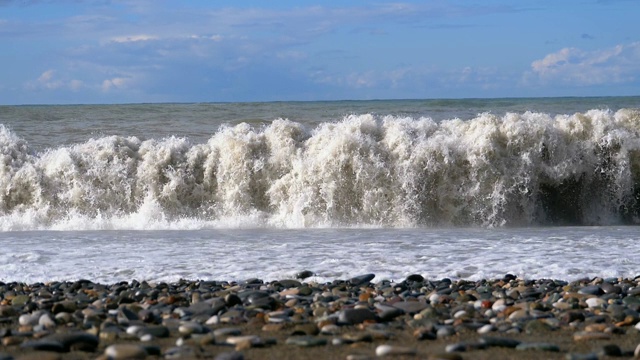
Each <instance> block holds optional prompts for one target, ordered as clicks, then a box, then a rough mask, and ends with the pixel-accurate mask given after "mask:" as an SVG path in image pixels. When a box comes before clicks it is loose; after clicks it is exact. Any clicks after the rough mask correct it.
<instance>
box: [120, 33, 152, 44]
mask: <svg viewBox="0 0 640 360" xmlns="http://www.w3.org/2000/svg"><path fill="white" fill-rule="evenodd" d="M150 40H158V37H157V36H153V35H145V34H140V35H126V36H116V37H112V38H111V39H110V41H111V42H115V43H129V42H138V41H150Z"/></svg>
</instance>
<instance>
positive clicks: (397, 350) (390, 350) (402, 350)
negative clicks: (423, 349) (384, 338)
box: [376, 345, 417, 356]
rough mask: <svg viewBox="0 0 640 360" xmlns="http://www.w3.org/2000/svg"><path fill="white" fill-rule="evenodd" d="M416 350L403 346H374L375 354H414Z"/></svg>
mask: <svg viewBox="0 0 640 360" xmlns="http://www.w3.org/2000/svg"><path fill="white" fill-rule="evenodd" d="M416 353H417V351H416V350H415V349H412V348H408V347H403V346H391V345H379V346H378V347H377V348H376V355H377V356H387V355H415V354H416Z"/></svg>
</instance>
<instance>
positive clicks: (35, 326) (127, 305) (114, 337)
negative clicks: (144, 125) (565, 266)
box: [0, 271, 640, 360]
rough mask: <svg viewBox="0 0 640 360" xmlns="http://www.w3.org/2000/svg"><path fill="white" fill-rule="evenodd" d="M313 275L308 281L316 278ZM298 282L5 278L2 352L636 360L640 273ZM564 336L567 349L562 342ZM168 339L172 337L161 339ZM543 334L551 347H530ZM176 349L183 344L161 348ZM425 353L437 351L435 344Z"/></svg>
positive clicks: (0, 294)
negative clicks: (536, 354) (421, 349)
mask: <svg viewBox="0 0 640 360" xmlns="http://www.w3.org/2000/svg"><path fill="white" fill-rule="evenodd" d="M308 272H309V273H308V274H306V275H308V276H306V277H304V279H307V278H309V277H311V276H313V273H312V272H311V271H308ZM296 278H298V280H292V279H284V280H279V281H271V282H264V281H262V280H259V279H249V280H247V281H242V282H239V283H237V282H225V281H189V280H180V281H177V282H174V283H146V282H142V283H141V282H137V281H132V282H130V283H128V282H126V283H125V282H122V283H117V284H94V283H92V282H90V281H86V280H83V281H79V282H52V283H50V284H32V285H26V284H19V283H3V282H0V339H1V340H2V345H3V347H2V351H3V352H4V354H6V356H5V355H4V354H3V355H2V356H5V357H11V358H14V357H18V356H31V357H32V358H33V357H34V356H35V355H34V354H37V353H41V354H45V353H46V354H52V356H56V357H60V355H59V354H63V355H62V356H63V357H66V355H65V353H67V352H77V351H84V352H87V353H88V354H86V355H82V356H81V357H86V356H91V357H92V355H94V354H93V353H95V352H96V351H98V350H100V351H103V350H102V349H105V350H104V354H103V355H102V357H101V358H103V359H104V358H107V357H108V355H107V350H106V349H110V350H108V351H110V352H111V351H116V353H117V354H118V356H122V357H128V356H129V355H123V354H126V352H128V351H130V352H131V353H132V354H133V355H132V357H133V358H136V357H137V358H147V357H163V358H194V357H197V358H214V355H215V354H216V353H217V352H218V350H221V349H222V348H221V346H224V345H225V344H228V345H231V346H235V347H236V351H235V352H227V353H226V354H229V355H226V356H229V359H237V358H240V359H244V356H245V355H243V353H242V351H244V349H248V348H252V349H251V352H252V355H251V357H252V358H253V357H254V353H253V352H255V358H261V357H262V358H264V357H268V356H270V355H271V354H268V353H263V354H262V355H261V354H260V351H262V350H261V349H253V348H255V347H261V348H262V347H267V346H269V345H272V344H274V343H276V341H275V340H273V339H267V338H261V337H260V336H258V335H256V334H265V333H266V332H267V331H269V332H270V334H273V336H274V338H278V339H286V341H282V343H281V344H277V345H280V346H291V347H294V346H295V347H300V348H299V349H295V348H292V349H291V351H295V354H300V357H301V358H302V357H305V356H306V355H307V354H306V351H308V350H305V349H304V347H307V346H324V345H326V344H327V343H329V342H331V343H333V344H338V345H343V346H345V349H352V348H354V349H357V351H358V352H359V353H358V354H350V356H351V357H352V358H353V359H356V358H371V357H374V356H380V354H382V356H390V355H401V354H403V355H404V356H415V355H416V354H417V351H416V350H417V349H415V348H411V347H403V346H399V344H393V343H388V342H394V341H397V340H398V337H403V336H406V334H413V339H409V341H418V340H420V341H422V340H426V341H429V340H433V339H436V338H439V339H441V340H440V342H438V343H439V344H442V342H444V344H442V348H440V351H442V349H443V348H444V349H446V350H447V351H450V352H448V353H439V354H433V353H430V354H428V356H427V354H424V356H423V358H425V357H428V358H431V359H435V358H441V359H461V358H462V355H464V356H465V357H470V356H471V357H475V355H478V357H480V358H490V357H491V356H495V355H491V354H495V353H494V352H495V351H497V350H492V348H496V347H500V348H503V349H501V350H499V354H501V355H500V356H501V357H510V358H518V357H522V355H523V353H516V352H515V350H512V349H518V350H527V349H528V350H538V351H560V348H559V347H558V345H559V344H566V340H567V339H573V341H576V342H582V345H578V344H574V345H575V346H585V345H584V344H586V346H589V347H592V348H591V349H588V351H593V353H585V354H580V353H574V352H570V351H566V352H564V353H562V354H560V356H562V357H566V358H567V359H575V360H578V359H592V358H594V356H596V357H619V356H631V353H630V351H629V350H630V349H624V347H623V346H628V345H625V344H628V343H627V342H628V341H629V338H630V337H632V336H633V335H634V334H637V333H638V331H640V313H639V312H640V296H639V295H640V277H638V278H636V279H617V278H614V279H604V280H603V279H596V280H591V279H583V280H576V281H573V282H571V283H568V282H564V281H558V280H547V279H540V280H522V279H518V278H516V277H515V276H505V277H504V278H502V279H485V280H480V281H469V280H456V281H453V280H451V279H441V280H434V279H425V278H424V277H423V276H422V275H417V274H414V275H410V276H408V277H407V278H406V279H405V280H403V281H400V282H391V281H386V280H381V281H379V282H377V283H371V281H373V279H374V278H375V275H374V274H364V275H360V276H356V277H353V278H351V279H347V280H335V281H333V282H328V283H323V284H319V283H316V282H314V281H309V282H302V280H304V279H303V277H298V276H296ZM305 281H306V280H305ZM18 296H21V298H17V297H18ZM16 299H17V300H16ZM13 302H15V303H16V304H19V303H22V305H20V306H18V305H16V306H14V304H13ZM558 329H559V330H561V331H558V332H556V331H555V330H558ZM262 331H264V332H262ZM242 334H246V335H244V336H242ZM474 334H475V335H474ZM489 334H492V335H491V336H488V335H489ZM556 334H557V335H556ZM568 334H570V335H568ZM531 335H535V336H531ZM409 336H411V335H409ZM556 336H558V337H561V338H562V342H560V340H559V341H558V343H557V344H555V343H554V339H555V337H556ZM167 337H169V338H172V340H169V341H168V342H167V341H162V340H160V339H161V338H167ZM623 337H624V341H625V342H623V340H622V339H623ZM225 338H226V339H225ZM476 338H477V340H473V339H476ZM516 338H517V340H516ZM531 338H538V339H539V338H543V339H549V341H550V343H545V342H543V343H531V342H527V339H531ZM234 339H235V340H234ZM619 339H620V340H619ZM223 340H226V341H223ZM401 341H406V339H402V338H401ZM521 341H524V342H521ZM632 341H633V340H632ZM636 341H637V340H636ZM166 343H175V344H180V346H178V347H174V348H169V349H166V348H161V347H159V346H158V345H159V344H166ZM368 343H371V345H369V344H368ZM401 343H404V344H406V342H401ZM421 346H425V347H426V348H428V349H429V351H430V350H431V345H427V344H422V345H421ZM36 349H38V350H37V351H36ZM114 349H115V350H114ZM294 349H295V350H294ZM329 349H330V348H327V349H326V350H327V351H328V350H329ZM279 351H280V350H279ZM284 351H287V350H284ZM320 351H324V349H320ZM331 351H342V350H336V349H333V350H331ZM404 351H406V352H404ZM511 351H513V353H510V352H511ZM354 352H355V351H354ZM470 352H471V353H470ZM637 352H640V346H639V350H637ZM292 353H293V352H292ZM231 354H233V355H231ZM231 356H234V357H231ZM295 356H296V357H297V355H295ZM525 356H529V355H525ZM540 356H541V357H544V355H540ZM218 357H219V358H220V359H223V360H224V359H225V358H224V357H223V355H222V354H218ZM637 357H638V358H640V354H638V355H637ZM1 359H2V358H1V357H0V360H1Z"/></svg>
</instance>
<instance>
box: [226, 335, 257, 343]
mask: <svg viewBox="0 0 640 360" xmlns="http://www.w3.org/2000/svg"><path fill="white" fill-rule="evenodd" d="M225 342H226V343H227V344H231V345H238V344H241V343H247V342H248V343H251V344H258V343H261V342H262V341H261V340H260V337H259V336H257V335H245V336H229V337H227V339H226V340H225Z"/></svg>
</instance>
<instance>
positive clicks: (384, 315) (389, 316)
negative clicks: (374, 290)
mask: <svg viewBox="0 0 640 360" xmlns="http://www.w3.org/2000/svg"><path fill="white" fill-rule="evenodd" d="M375 307H376V309H377V310H378V311H379V312H378V316H379V317H380V320H381V321H391V320H393V319H395V318H397V317H398V316H400V315H403V314H404V310H402V309H399V308H397V307H393V306H389V305H383V304H380V303H376V304H375Z"/></svg>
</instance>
